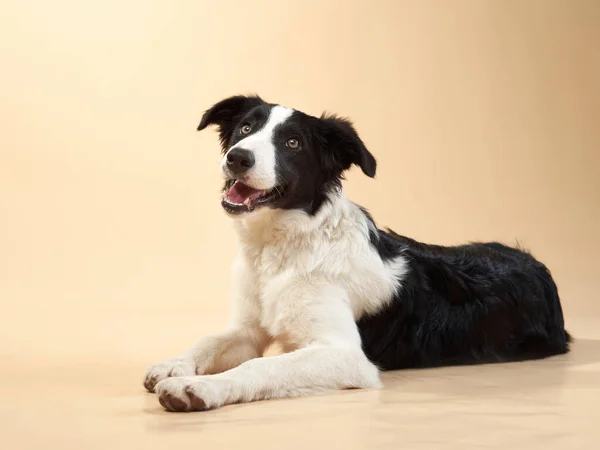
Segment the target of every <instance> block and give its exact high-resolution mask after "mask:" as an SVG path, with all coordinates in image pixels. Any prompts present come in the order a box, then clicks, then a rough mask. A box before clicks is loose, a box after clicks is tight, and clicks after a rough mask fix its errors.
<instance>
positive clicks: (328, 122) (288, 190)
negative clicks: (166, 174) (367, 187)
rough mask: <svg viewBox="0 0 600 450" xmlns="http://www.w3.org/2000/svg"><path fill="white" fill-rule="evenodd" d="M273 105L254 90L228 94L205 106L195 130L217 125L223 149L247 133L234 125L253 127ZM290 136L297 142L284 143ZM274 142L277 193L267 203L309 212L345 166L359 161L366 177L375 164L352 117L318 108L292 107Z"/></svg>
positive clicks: (261, 122) (335, 186)
mask: <svg viewBox="0 0 600 450" xmlns="http://www.w3.org/2000/svg"><path fill="white" fill-rule="evenodd" d="M274 106H276V105H274V104H271V103H267V102H265V101H263V100H262V99H261V98H260V97H258V96H249V97H247V96H242V95H238V96H234V97H230V98H227V99H225V100H222V101H220V102H219V103H217V104H216V105H214V106H213V107H212V108H210V109H209V110H207V111H206V113H205V114H204V116H203V117H202V120H201V121H200V125H199V126H198V130H203V129H204V128H206V127H207V126H208V125H217V126H218V127H219V135H220V138H221V146H222V149H223V151H224V152H225V151H227V149H229V148H230V147H232V146H233V145H235V144H236V143H237V142H239V141H240V140H241V139H243V138H245V137H246V136H247V135H242V134H241V133H240V131H239V130H240V127H241V126H242V125H243V124H248V125H250V126H251V127H252V133H255V132H257V131H259V130H260V129H261V128H262V127H263V126H264V125H265V123H266V122H267V120H268V118H269V113H270V111H271V109H272V108H273V107H274ZM290 138H295V139H298V141H299V142H300V145H301V147H300V148H299V149H297V150H291V149H289V148H286V145H285V143H286V141H287V140H288V139H290ZM274 144H275V147H276V148H277V154H276V161H277V169H276V170H277V175H278V178H279V181H278V184H279V190H280V191H281V192H282V194H283V195H281V197H280V198H278V199H277V200H276V201H274V202H272V204H271V205H270V207H273V208H279V209H301V210H304V211H305V212H307V213H308V214H315V213H316V212H317V211H318V210H319V208H320V207H321V205H322V204H323V202H324V201H326V199H327V197H328V194H329V193H330V192H331V191H332V190H335V189H339V188H340V187H341V181H342V179H343V173H344V172H345V171H346V170H348V169H349V168H350V166H352V165H357V166H359V167H360V168H361V169H362V171H363V172H364V173H365V174H366V175H368V176H369V177H374V176H375V172H376V169H377V163H376V161H375V158H374V157H373V155H372V154H371V153H369V151H368V150H367V148H366V147H365V145H364V143H363V142H362V140H361V139H360V138H359V137H358V134H357V133H356V130H355V129H354V126H353V124H352V122H350V120H348V119H344V118H340V117H337V116H335V115H327V114H323V115H322V116H321V117H320V118H319V117H314V116H310V115H308V114H304V113H302V112H300V111H294V113H293V114H292V116H291V117H290V118H289V119H288V120H286V121H285V123H283V124H281V125H280V126H279V127H278V128H277V129H276V130H275V133H274ZM226 188H227V185H226V186H225V188H224V189H226Z"/></svg>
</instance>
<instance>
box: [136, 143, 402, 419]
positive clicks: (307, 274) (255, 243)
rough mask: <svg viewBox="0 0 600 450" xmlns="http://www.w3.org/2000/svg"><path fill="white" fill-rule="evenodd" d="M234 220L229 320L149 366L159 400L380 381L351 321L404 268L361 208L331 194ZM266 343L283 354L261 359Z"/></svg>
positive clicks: (298, 391)
mask: <svg viewBox="0 0 600 450" xmlns="http://www.w3.org/2000/svg"><path fill="white" fill-rule="evenodd" d="M263 142H264V141H263ZM234 223H235V226H236V228H237V232H238V234H239V238H240V241H241V248H240V251H239V254H238V256H237V258H236V260H235V263H234V268H233V274H234V276H233V286H234V287H235V290H234V313H233V319H232V323H231V325H230V327H229V328H228V329H227V330H226V331H224V332H223V333H221V334H219V335H216V336H211V337H207V338H204V339H202V340H200V342H198V343H197V344H196V345H195V346H193V347H192V348H191V349H190V350H188V351H187V352H185V353H184V354H183V355H181V356H179V357H177V358H175V359H172V360H168V361H166V362H165V363H161V364H158V365H155V366H153V367H151V368H150V369H149V371H148V375H147V381H148V380H150V381H151V382H150V385H151V386H152V385H153V384H154V383H155V382H156V381H158V384H156V388H155V389H156V392H157V393H158V395H159V396H160V397H161V399H165V398H168V397H169V396H171V398H173V397H175V398H177V399H178V400H179V401H180V402H184V403H185V404H186V405H187V406H188V408H191V409H193V406H191V400H190V398H191V397H190V395H191V394H193V395H195V396H196V397H198V398H201V399H202V401H203V403H204V405H205V407H206V408H214V407H218V406H222V405H225V404H229V403H237V402H247V401H253V400H260V399H267V398H280V397H292V396H298V395H303V394H309V393H317V392H322V391H327V390H333V389H345V388H374V387H379V386H380V381H379V373H378V370H377V368H376V367H375V366H374V365H373V364H372V363H371V362H370V361H369V360H368V359H367V357H366V356H365V355H364V353H363V351H362V349H361V341H360V335H359V332H358V328H357V326H356V320H357V319H359V318H360V317H362V316H363V315H364V314H369V313H374V312H375V311H377V310H378V309H380V308H381V307H383V306H385V304H386V302H388V301H390V300H391V298H392V297H393V295H394V293H395V292H396V291H397V290H398V289H399V288H400V282H401V280H402V278H403V276H404V274H405V272H406V270H407V265H406V261H405V259H404V258H403V257H398V258H396V259H395V260H392V261H391V262H383V261H382V260H381V258H380V257H379V254H378V253H377V252H376V251H375V250H374V249H373V248H372V246H371V244H370V241H369V226H370V225H369V220H368V219H367V218H366V217H365V215H364V214H363V212H362V211H361V210H360V208H359V207H358V206H356V205H354V204H353V203H352V202H350V201H349V200H347V199H346V198H345V196H344V194H343V192H338V193H335V194H331V198H330V201H329V202H325V203H324V204H323V206H322V207H321V209H320V210H319V212H318V213H317V214H316V215H315V216H312V217H311V216H309V215H307V214H306V213H304V212H302V211H298V210H291V211H284V210H272V209H269V208H263V209H260V210H257V211H256V212H254V213H252V214H248V215H245V216H243V218H242V220H238V221H235V222H234ZM273 341H277V342H278V343H280V344H281V347H282V348H283V349H284V351H285V352H288V353H285V354H283V355H279V356H273V357H263V358H259V356H261V355H262V353H263V352H264V350H265V348H266V347H267V346H268V345H269V344H270V343H271V342H273ZM171 371H172V372H171ZM169 374H170V375H171V376H169ZM194 374H198V375H200V376H196V375H194ZM206 374H216V375H209V376H207V375H206ZM180 404H181V403H180ZM175 409H177V408H175ZM179 410H180V409H179Z"/></svg>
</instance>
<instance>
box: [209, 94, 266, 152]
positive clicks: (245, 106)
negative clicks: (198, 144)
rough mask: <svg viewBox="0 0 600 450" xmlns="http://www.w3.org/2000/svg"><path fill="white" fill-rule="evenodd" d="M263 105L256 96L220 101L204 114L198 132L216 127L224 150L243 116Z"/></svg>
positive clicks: (240, 96)
mask: <svg viewBox="0 0 600 450" xmlns="http://www.w3.org/2000/svg"><path fill="white" fill-rule="evenodd" d="M263 103H264V101H263V100H262V99H261V98H260V97H259V96H257V95H253V96H245V95H236V96H233V97H229V98H226V99H225V100H221V101H220V102H219V103H217V104H216V105H214V106H213V107H212V108H210V109H208V110H207V111H206V112H205V113H204V115H203V116H202V120H201V121H200V125H198V131H201V130H204V129H205V128H206V127H207V126H209V125H217V126H218V127H219V138H220V140H221V146H222V147H223V149H225V148H226V146H227V143H228V142H229V139H230V138H231V136H232V134H233V131H234V127H235V126H236V125H237V124H238V122H239V121H240V120H241V119H242V117H243V116H244V114H246V113H247V112H248V111H250V110H251V109H253V108H254V107H256V106H258V105H261V104H263Z"/></svg>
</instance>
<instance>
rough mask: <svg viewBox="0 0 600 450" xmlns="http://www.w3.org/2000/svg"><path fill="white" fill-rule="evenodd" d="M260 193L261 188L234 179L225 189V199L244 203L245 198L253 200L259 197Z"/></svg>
mask: <svg viewBox="0 0 600 450" xmlns="http://www.w3.org/2000/svg"><path fill="white" fill-rule="evenodd" d="M261 194H262V191H261V190H259V189H254V188H252V187H250V186H246V185H245V184H244V183H242V182H241V181H236V182H235V183H233V186H231V187H230V188H229V190H228V191H227V200H229V201H230V202H231V203H244V201H246V199H248V198H249V199H251V200H255V199H256V198H258V197H260V196H261Z"/></svg>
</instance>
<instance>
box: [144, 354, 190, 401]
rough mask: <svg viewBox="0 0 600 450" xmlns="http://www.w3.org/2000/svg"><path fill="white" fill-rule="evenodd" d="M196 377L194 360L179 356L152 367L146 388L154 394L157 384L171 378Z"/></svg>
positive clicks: (147, 374)
mask: <svg viewBox="0 0 600 450" xmlns="http://www.w3.org/2000/svg"><path fill="white" fill-rule="evenodd" d="M192 375H196V364H195V363H194V361H193V360H192V358H187V357H183V356H179V357H176V358H171V359H167V360H166V361H162V362H159V363H157V364H153V365H152V366H150V368H149V369H148V371H147V372H146V378H145V379H144V387H145V388H146V389H147V390H148V391H150V392H154V389H155V387H156V384H157V383H158V382H160V381H162V380H164V379H166V378H169V377H189V376H192Z"/></svg>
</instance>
